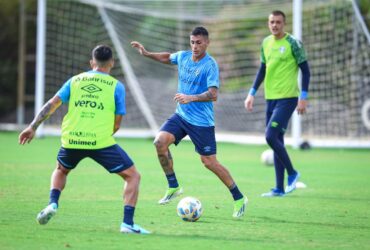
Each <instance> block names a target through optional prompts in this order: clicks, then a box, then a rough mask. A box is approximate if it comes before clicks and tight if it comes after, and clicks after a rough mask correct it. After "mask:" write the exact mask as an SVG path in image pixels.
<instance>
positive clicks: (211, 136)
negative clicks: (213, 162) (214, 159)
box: [160, 113, 216, 155]
mask: <svg viewBox="0 0 370 250" xmlns="http://www.w3.org/2000/svg"><path fill="white" fill-rule="evenodd" d="M160 131H166V132H168V133H170V134H173V135H174V136H175V145H177V144H179V143H180V141H181V140H182V139H183V138H184V137H185V136H186V135H189V137H190V139H191V141H192V142H193V144H194V146H195V151H196V152H198V154H200V155H214V154H216V138H215V127H214V126H211V127H201V126H195V125H192V124H190V123H188V122H187V121H185V120H184V119H183V118H181V117H180V116H179V115H178V114H176V113H175V114H173V115H172V116H171V117H170V118H168V120H167V121H166V122H165V123H164V124H163V125H162V127H161V129H160Z"/></svg>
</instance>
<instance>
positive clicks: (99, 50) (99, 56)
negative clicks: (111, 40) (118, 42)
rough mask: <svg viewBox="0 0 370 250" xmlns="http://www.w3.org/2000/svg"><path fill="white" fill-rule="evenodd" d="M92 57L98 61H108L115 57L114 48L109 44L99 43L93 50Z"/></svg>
mask: <svg viewBox="0 0 370 250" xmlns="http://www.w3.org/2000/svg"><path fill="white" fill-rule="evenodd" d="M92 58H93V59H95V60H96V61H98V62H107V61H109V60H110V59H112V58H113V52H112V49H111V48H110V47H109V46H107V45H98V46H96V47H95V48H94V49H93V51H92Z"/></svg>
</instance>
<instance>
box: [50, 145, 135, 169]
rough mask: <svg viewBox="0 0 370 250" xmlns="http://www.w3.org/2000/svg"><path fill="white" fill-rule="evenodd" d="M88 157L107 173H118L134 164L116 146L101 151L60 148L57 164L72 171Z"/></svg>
mask: <svg viewBox="0 0 370 250" xmlns="http://www.w3.org/2000/svg"><path fill="white" fill-rule="evenodd" d="M86 157H89V158H91V159H93V160H94V161H96V162H97V163H99V164H100V165H102V166H103V167H104V168H105V169H106V170H107V171H108V172H109V173H119V172H121V171H123V170H125V169H128V168H129V167H131V166H132V165H134V163H133V162H132V160H131V159H130V157H129V156H128V155H127V154H126V152H125V151H124V150H123V149H122V148H121V147H120V146H118V145H117V144H115V145H113V146H110V147H107V148H102V149H71V148H63V147H61V148H60V150H59V153H58V157H57V160H58V162H59V163H60V164H61V165H62V166H63V167H65V168H67V169H74V168H75V167H76V166H77V164H78V163H79V162H80V161H81V160H82V159H84V158H86Z"/></svg>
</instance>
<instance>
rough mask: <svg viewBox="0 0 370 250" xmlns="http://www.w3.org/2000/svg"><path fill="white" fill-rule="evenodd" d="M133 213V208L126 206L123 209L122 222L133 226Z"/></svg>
mask: <svg viewBox="0 0 370 250" xmlns="http://www.w3.org/2000/svg"><path fill="white" fill-rule="evenodd" d="M134 213H135V207H132V206H129V205H126V206H125V207H124V208H123V222H124V223H126V224H128V225H131V226H132V225H134Z"/></svg>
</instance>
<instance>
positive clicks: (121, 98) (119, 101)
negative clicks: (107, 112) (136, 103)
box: [114, 81, 126, 115]
mask: <svg viewBox="0 0 370 250" xmlns="http://www.w3.org/2000/svg"><path fill="white" fill-rule="evenodd" d="M114 102H115V104H116V111H115V114H116V115H125V114H126V90H125V86H124V85H123V83H122V82H120V81H118V82H117V85H116V89H115V90H114Z"/></svg>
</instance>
